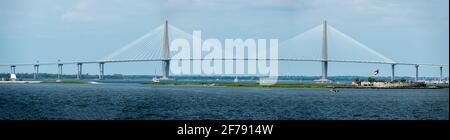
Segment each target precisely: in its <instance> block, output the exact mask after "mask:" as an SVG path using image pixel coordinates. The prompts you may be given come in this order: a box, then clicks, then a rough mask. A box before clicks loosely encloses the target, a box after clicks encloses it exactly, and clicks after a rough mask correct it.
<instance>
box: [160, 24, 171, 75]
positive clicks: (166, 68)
mask: <svg viewBox="0 0 450 140" xmlns="http://www.w3.org/2000/svg"><path fill="white" fill-rule="evenodd" d="M168 24H169V22H168V21H167V20H166V21H165V22H164V34H163V46H162V47H163V51H162V53H163V54H162V58H163V59H164V60H163V61H162V71H163V75H162V78H161V80H167V79H169V68H170V60H169V59H170V50H169V29H168V28H169V27H168V26H169V25H168Z"/></svg>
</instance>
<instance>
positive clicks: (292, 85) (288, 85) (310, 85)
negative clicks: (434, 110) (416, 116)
mask: <svg viewBox="0 0 450 140" xmlns="http://www.w3.org/2000/svg"><path fill="white" fill-rule="evenodd" d="M142 84H146V85H198V86H227V87H267V88H355V89H367V88H373V89H441V88H448V86H426V87H395V88H392V87H391V88H377V87H360V86H354V85H350V84H323V83H308V84H305V83H277V84H274V85H260V84H258V83H229V82H228V83H227V82H172V81H171V82H169V81H168V82H159V83H156V82H144V83H142Z"/></svg>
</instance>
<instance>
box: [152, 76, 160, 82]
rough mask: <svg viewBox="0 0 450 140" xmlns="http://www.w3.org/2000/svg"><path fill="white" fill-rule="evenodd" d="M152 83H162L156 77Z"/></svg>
mask: <svg viewBox="0 0 450 140" xmlns="http://www.w3.org/2000/svg"><path fill="white" fill-rule="evenodd" d="M152 82H154V83H159V82H161V81H160V80H159V79H158V78H157V77H156V76H155V77H153V78H152Z"/></svg>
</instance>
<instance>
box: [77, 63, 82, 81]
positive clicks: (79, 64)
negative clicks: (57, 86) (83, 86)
mask: <svg viewBox="0 0 450 140" xmlns="http://www.w3.org/2000/svg"><path fill="white" fill-rule="evenodd" d="M77 68H78V72H77V79H78V80H81V79H83V75H82V74H83V63H77Z"/></svg>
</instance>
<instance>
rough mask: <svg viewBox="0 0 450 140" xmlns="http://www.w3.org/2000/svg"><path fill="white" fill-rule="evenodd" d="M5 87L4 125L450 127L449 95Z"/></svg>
mask: <svg viewBox="0 0 450 140" xmlns="http://www.w3.org/2000/svg"><path fill="white" fill-rule="evenodd" d="M339 90H340V91H339V92H338V93H336V94H333V93H330V92H329V91H328V89H308V88H258V87H210V86H174V85H143V84H139V83H104V84H0V120H5V119H6V120H24V119H25V120H30V119H31V120H48V119H50V120H61V119H63V120H67V119H68V120H93V119H101V120H124V119H127V120H128V119H145V120H174V119H175V120H205V119H206V120H217V119H220V120H248V119H251V120H423V119H426V120H448V119H449V112H448V109H449V101H448V100H449V96H448V95H449V90H448V89H339Z"/></svg>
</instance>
